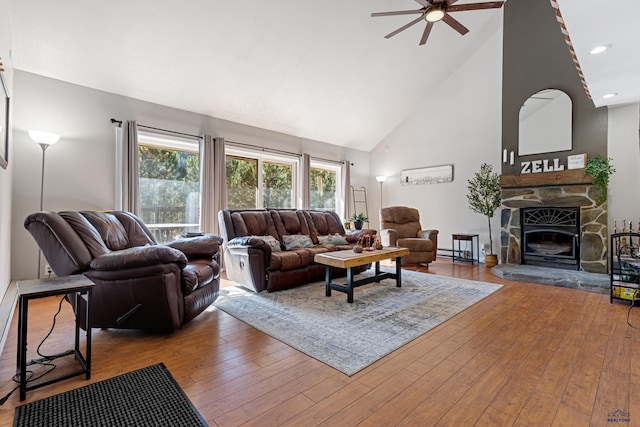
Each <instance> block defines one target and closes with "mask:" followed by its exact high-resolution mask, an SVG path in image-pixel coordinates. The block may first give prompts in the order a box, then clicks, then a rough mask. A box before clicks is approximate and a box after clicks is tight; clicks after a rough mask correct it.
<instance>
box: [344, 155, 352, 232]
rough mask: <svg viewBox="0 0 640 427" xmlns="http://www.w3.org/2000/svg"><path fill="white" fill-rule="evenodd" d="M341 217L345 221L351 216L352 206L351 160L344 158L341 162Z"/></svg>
mask: <svg viewBox="0 0 640 427" xmlns="http://www.w3.org/2000/svg"><path fill="white" fill-rule="evenodd" d="M342 201H343V206H342V212H341V213H342V218H343V219H344V220H345V221H346V220H348V219H349V218H351V214H352V212H351V207H352V206H353V194H352V193H351V162H350V161H348V160H345V161H344V162H343V164H342Z"/></svg>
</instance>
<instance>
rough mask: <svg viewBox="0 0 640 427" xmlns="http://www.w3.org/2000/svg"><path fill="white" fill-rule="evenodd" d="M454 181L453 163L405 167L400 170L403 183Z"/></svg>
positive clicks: (420, 183)
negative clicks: (424, 166) (413, 167)
mask: <svg viewBox="0 0 640 427" xmlns="http://www.w3.org/2000/svg"><path fill="white" fill-rule="evenodd" d="M452 181H453V165H440V166H430V167H426V168H417V169H405V170H403V171H401V172H400V183H401V184H402V185H422V184H441V183H445V182H452Z"/></svg>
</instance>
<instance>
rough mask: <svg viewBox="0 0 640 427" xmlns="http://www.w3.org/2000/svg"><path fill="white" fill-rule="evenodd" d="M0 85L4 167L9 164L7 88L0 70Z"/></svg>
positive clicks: (0, 142) (0, 152)
mask: <svg viewBox="0 0 640 427" xmlns="http://www.w3.org/2000/svg"><path fill="white" fill-rule="evenodd" d="M0 66H1V63H0ZM0 86H1V87H0V138H1V139H0V167H2V169H6V168H7V166H8V165H9V89H8V87H7V82H6V81H5V79H4V74H3V73H2V72H0Z"/></svg>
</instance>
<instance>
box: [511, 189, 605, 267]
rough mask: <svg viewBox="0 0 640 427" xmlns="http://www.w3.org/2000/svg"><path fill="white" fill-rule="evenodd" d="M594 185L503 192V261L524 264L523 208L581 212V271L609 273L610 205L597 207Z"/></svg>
mask: <svg viewBox="0 0 640 427" xmlns="http://www.w3.org/2000/svg"><path fill="white" fill-rule="evenodd" d="M599 196H600V192H599V190H598V189H597V188H595V187H594V186H593V185H556V186H543V187H522V188H503V189H502V215H501V226H502V228H501V234H500V238H501V254H500V256H501V261H502V262H503V263H506V264H521V262H522V251H521V225H520V208H526V207H558V208H562V207H579V208H580V261H579V268H580V270H583V271H586V272H592V273H606V272H607V236H608V231H607V202H606V201H604V202H602V203H601V204H598V203H597V202H596V200H597V199H598V197H599Z"/></svg>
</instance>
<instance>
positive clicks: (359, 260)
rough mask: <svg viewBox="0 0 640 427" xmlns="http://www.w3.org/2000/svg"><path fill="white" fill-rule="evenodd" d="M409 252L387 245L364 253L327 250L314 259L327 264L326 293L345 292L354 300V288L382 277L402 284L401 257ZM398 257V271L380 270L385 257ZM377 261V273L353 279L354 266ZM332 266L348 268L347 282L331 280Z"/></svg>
mask: <svg viewBox="0 0 640 427" xmlns="http://www.w3.org/2000/svg"><path fill="white" fill-rule="evenodd" d="M408 254H409V249H407V248H397V247H391V246H390V247H386V248H382V249H379V250H375V251H364V252H362V253H359V254H358V253H355V252H353V251H352V250H350V249H349V250H344V251H336V252H326V253H323V254H317V255H316V256H315V257H314V261H315V262H317V263H318V264H323V265H325V266H326V273H325V289H326V291H325V294H326V296H328V297H330V296H331V290H332V289H333V290H334V291H339V292H344V293H346V294H347V302H348V303H352V302H353V289H354V288H357V287H359V286H364V285H367V284H369V283H373V282H379V281H380V280H382V279H396V287H398V288H399V287H400V286H401V285H402V280H401V271H402V269H401V265H400V259H401V258H402V257H403V256H405V255H408ZM391 258H395V259H396V272H395V274H394V273H387V272H380V261H382V260H385V259H391ZM372 262H374V263H375V274H374V275H373V276H371V277H365V278H363V279H359V280H354V279H353V271H352V268H353V267H358V266H361V265H365V264H370V263H372ZM331 267H337V268H344V269H346V270H347V283H346V284H344V285H343V284H339V283H333V282H332V281H331Z"/></svg>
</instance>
